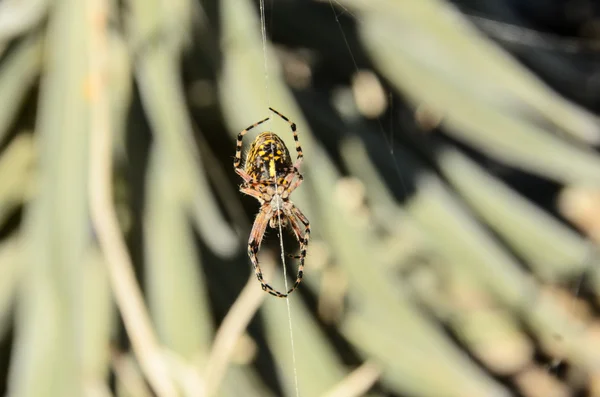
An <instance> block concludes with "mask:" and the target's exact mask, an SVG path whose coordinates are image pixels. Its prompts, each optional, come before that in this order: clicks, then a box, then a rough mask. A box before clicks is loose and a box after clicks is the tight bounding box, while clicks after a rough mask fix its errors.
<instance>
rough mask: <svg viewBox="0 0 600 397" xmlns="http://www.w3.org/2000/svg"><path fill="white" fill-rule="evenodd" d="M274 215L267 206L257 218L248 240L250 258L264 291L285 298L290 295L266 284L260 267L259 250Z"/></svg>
mask: <svg viewBox="0 0 600 397" xmlns="http://www.w3.org/2000/svg"><path fill="white" fill-rule="evenodd" d="M272 215H273V209H272V208H271V206H270V205H266V206H265V207H263V208H262V209H261V210H260V212H259V213H258V215H257V216H256V220H255V221H254V226H252V231H251V232H250V239H249V240H248V256H249V257H250V261H251V262H252V266H254V273H255V274H256V278H257V279H258V281H259V282H260V286H261V287H262V289H263V291H267V292H268V293H269V294H271V295H273V296H276V297H278V298H285V297H287V295H288V294H284V293H282V292H279V291H277V290H276V289H274V288H273V287H271V286H270V285H269V284H267V283H266V282H265V280H264V278H263V274H262V270H261V269H260V265H259V264H258V256H257V254H258V250H259V248H260V243H261V242H262V239H263V237H264V235H265V230H267V225H268V224H269V219H270V218H271V216H272Z"/></svg>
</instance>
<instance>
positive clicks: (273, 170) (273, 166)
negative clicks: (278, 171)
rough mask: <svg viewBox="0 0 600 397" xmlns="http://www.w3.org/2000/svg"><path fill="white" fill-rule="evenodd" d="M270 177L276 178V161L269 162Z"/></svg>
mask: <svg viewBox="0 0 600 397" xmlns="http://www.w3.org/2000/svg"><path fill="white" fill-rule="evenodd" d="M269 176H270V177H271V178H273V177H274V176H275V160H273V159H271V161H269Z"/></svg>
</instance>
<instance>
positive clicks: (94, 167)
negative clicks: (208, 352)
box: [87, 0, 177, 397]
mask: <svg viewBox="0 0 600 397" xmlns="http://www.w3.org/2000/svg"><path fill="white" fill-rule="evenodd" d="M87 4H88V18H89V26H90V29H91V32H90V45H89V50H90V51H89V57H90V63H89V68H90V70H89V73H90V74H89V83H90V93H89V95H90V97H89V100H90V107H91V117H90V135H91V136H90V186H89V189H90V190H89V192H90V211H91V218H92V222H93V224H94V228H95V230H96V233H97V235H98V240H99V243H100V248H101V249H102V252H103V253H104V255H105V257H106V264H107V268H108V274H109V277H110V282H111V286H112V289H113V292H114V295H115V299H116V302H117V305H118V307H119V309H120V311H121V314H122V316H123V322H124V324H125V328H126V329H127V333H128V335H129V337H130V339H131V344H132V346H133V350H134V352H135V355H136V357H137V359H138V360H139V363H140V366H141V368H142V370H143V372H144V374H145V375H146V378H147V379H148V382H150V384H151V386H152V387H153V389H154V391H155V392H156V393H157V394H158V395H159V396H165V397H167V396H176V395H177V392H176V389H175V386H174V385H173V383H172V381H171V379H170V377H169V375H168V369H167V368H166V365H165V363H164V362H163V360H162V357H161V352H160V348H159V345H158V342H157V339H156V336H155V335H154V331H153V329H152V326H151V322H150V316H149V315H148V312H147V310H146V308H145V306H144V301H143V298H142V294H141V292H140V290H139V288H138V285H137V283H136V280H135V276H134V272H133V270H132V264H131V259H130V257H129V254H128V253H127V249H126V246H125V243H124V241H123V238H122V236H121V234H120V230H119V225H118V222H117V216H116V212H115V209H114V206H113V203H112V159H111V157H112V153H111V125H110V111H109V103H108V95H107V90H106V86H107V79H106V77H107V62H108V57H107V55H108V54H107V47H108V43H107V4H106V2H105V0H88V1H87Z"/></svg>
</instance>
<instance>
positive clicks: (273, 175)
mask: <svg viewBox="0 0 600 397" xmlns="http://www.w3.org/2000/svg"><path fill="white" fill-rule="evenodd" d="M292 168H293V165H292V159H291V157H290V153H289V151H288V149H287V147H286V146H285V144H284V143H283V140H282V139H281V138H280V137H279V136H277V134H275V133H273V132H268V131H266V132H263V133H261V134H260V135H258V136H257V137H256V139H255V140H254V142H252V146H250V150H249V151H248V155H247V156H246V163H245V171H246V173H248V174H249V175H250V176H251V177H252V178H253V179H254V180H255V181H261V182H263V183H264V184H282V183H283V182H284V180H285V177H286V176H287V175H288V174H289V173H290V171H291V170H292Z"/></svg>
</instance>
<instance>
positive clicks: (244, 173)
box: [235, 168, 253, 183]
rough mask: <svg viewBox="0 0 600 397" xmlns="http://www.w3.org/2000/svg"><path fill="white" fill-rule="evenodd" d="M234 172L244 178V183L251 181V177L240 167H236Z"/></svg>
mask: <svg viewBox="0 0 600 397" xmlns="http://www.w3.org/2000/svg"><path fill="white" fill-rule="evenodd" d="M235 173H236V174H238V175H239V176H241V177H242V179H244V182H246V183H252V182H253V179H252V177H251V176H250V175H249V174H248V173H247V172H246V171H244V170H243V169H242V168H236V169H235Z"/></svg>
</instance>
